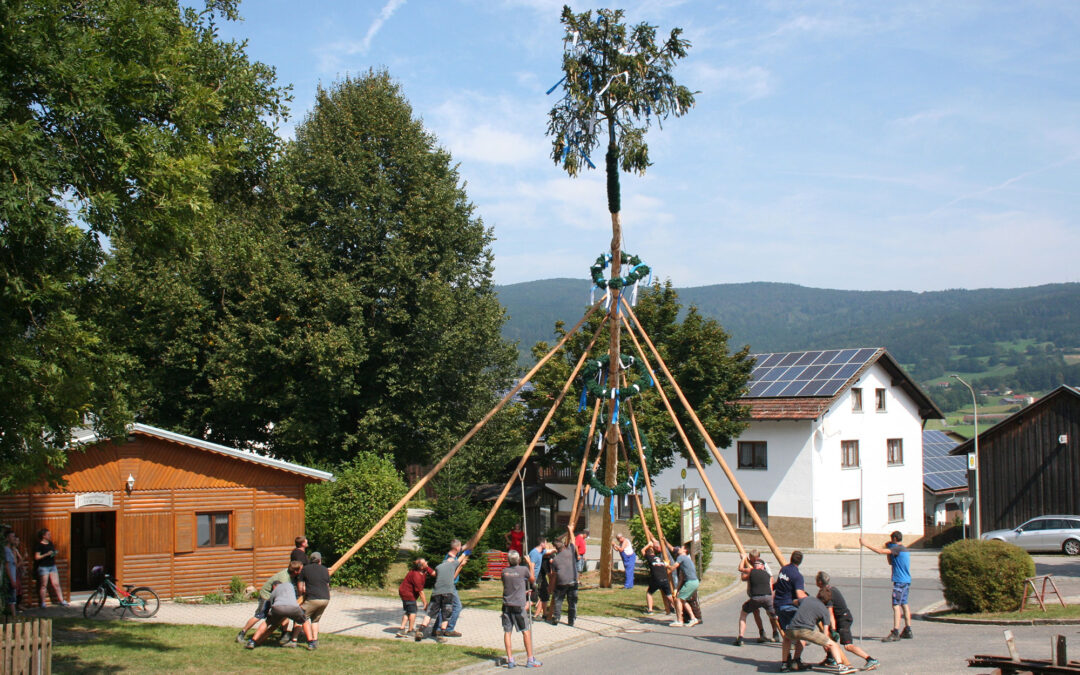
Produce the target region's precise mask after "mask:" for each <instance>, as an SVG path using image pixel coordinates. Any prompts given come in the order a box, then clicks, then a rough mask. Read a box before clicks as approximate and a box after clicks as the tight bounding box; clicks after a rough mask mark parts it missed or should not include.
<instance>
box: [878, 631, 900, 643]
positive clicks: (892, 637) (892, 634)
mask: <svg viewBox="0 0 1080 675" xmlns="http://www.w3.org/2000/svg"><path fill="white" fill-rule="evenodd" d="M881 641H882V642H899V641H900V633H899V632H898V631H895V630H892V631H889V634H888V635H886V636H885V637H883V638H881Z"/></svg>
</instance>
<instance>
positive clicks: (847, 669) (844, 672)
mask: <svg viewBox="0 0 1080 675" xmlns="http://www.w3.org/2000/svg"><path fill="white" fill-rule="evenodd" d="M857 672H859V669H858V668H852V667H851V666H845V665H844V664H842V663H841V664H840V665H838V666H837V667H836V673H837V675H848V674H849V673H857Z"/></svg>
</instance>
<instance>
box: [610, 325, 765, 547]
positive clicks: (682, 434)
mask: <svg viewBox="0 0 1080 675" xmlns="http://www.w3.org/2000/svg"><path fill="white" fill-rule="evenodd" d="M623 321H624V322H625V321H626V317H623ZM626 328H627V330H626V334H627V335H629V336H630V339H631V340H633V342H634V347H635V348H636V349H637V353H638V357H639V358H640V359H641V362H642V363H644V364H645V368H647V369H648V371H649V375H650V376H651V377H652V378H653V381H655V382H656V391H657V392H658V393H659V394H660V400H661V401H663V402H664V407H665V408H666V409H667V411H668V416H669V417H671V421H672V423H673V424H674V425H675V430H676V431H677V432H678V433H679V438H681V439H682V442H683V445H684V446H685V447H686V452H687V453H688V454H689V455H690V460H691V461H693V462H694V468H696V469H697V471H698V473H699V474H700V475H701V480H702V481H703V482H704V483H705V489H706V490H708V492H709V497H711V498H712V500H713V504H715V505H716V512H717V513H719V514H720V520H721V521H722V522H723V523H724V528H725V529H726V530H727V531H728V536H730V537H731V541H733V542H735V548H737V549H739V554H740V555H746V549H744V548H743V545H742V540H741V539H739V533H738V532H736V531H735V526H733V525H732V524H731V519H729V518H728V517H727V513H725V512H724V506H723V505H722V504H721V503H720V498H719V497H717V496H716V491H715V490H713V486H712V483H711V482H709V477H708V476H707V475H706V474H705V468H704V467H702V466H701V462H700V461H699V460H698V456H697V453H696V452H694V446H693V445H692V444H691V443H690V439H689V438H688V437H687V435H686V431H685V430H684V429H683V427H682V424H680V423H679V416H678V415H676V414H675V409H674V408H673V407H671V401H669V400H668V397H667V394H666V393H665V392H664V387H663V385H662V384H661V383H660V378H658V377H657V376H656V371H654V370H653V367H652V365H650V364H649V359H647V358H646V357H645V351H644V350H643V349H642V348H641V343H640V342H638V339H637V336H636V335H634V331H633V330H632V329H631V328H630V324H629V322H627V323H626ZM642 333H644V330H642ZM680 508H681V505H680ZM680 543H681V542H680ZM781 564H782V563H781Z"/></svg>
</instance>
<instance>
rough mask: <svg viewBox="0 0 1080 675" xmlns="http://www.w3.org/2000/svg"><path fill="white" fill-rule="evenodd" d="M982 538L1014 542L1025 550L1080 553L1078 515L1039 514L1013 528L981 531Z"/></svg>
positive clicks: (1079, 519)
mask: <svg viewBox="0 0 1080 675" xmlns="http://www.w3.org/2000/svg"><path fill="white" fill-rule="evenodd" d="M982 538H983V539H997V540H998V541H1007V542H1009V543H1010V544H1016V545H1017V546H1019V547H1020V548H1022V549H1024V550H1025V551H1062V552H1064V553H1065V554H1066V555H1080V516H1039V517H1038V518H1032V519H1031V520H1029V521H1027V522H1026V523H1024V524H1023V525H1021V526H1020V527H1018V528H1016V529H1015V530H993V531H992V532H983V534H982Z"/></svg>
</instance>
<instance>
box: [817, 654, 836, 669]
mask: <svg viewBox="0 0 1080 675" xmlns="http://www.w3.org/2000/svg"><path fill="white" fill-rule="evenodd" d="M818 666H819V667H821V668H835V667H836V659H834V658H833V657H831V656H826V657H825V660H824V661H822V662H821V663H819V664H818Z"/></svg>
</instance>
